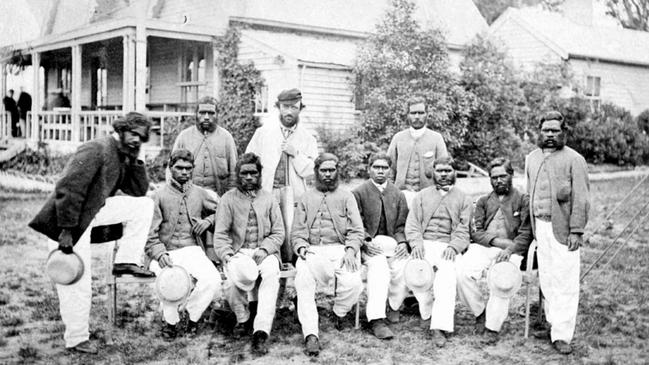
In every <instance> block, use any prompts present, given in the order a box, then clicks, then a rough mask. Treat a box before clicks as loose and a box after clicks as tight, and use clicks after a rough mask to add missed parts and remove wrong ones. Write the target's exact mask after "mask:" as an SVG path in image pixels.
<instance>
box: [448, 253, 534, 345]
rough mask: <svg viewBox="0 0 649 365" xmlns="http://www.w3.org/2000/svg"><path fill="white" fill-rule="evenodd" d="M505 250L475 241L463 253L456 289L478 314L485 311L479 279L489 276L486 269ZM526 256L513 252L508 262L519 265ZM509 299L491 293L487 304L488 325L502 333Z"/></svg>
mask: <svg viewBox="0 0 649 365" xmlns="http://www.w3.org/2000/svg"><path fill="white" fill-rule="evenodd" d="M500 251H502V249H501V248H498V247H485V246H482V245H479V244H476V243H472V244H470V245H469V249H468V250H467V252H466V253H465V254H464V255H462V260H460V261H459V262H458V268H457V275H458V277H457V291H458V297H459V298H460V301H462V303H464V305H466V306H467V307H469V309H471V311H472V312H473V315H475V316H476V317H477V316H479V315H480V314H482V312H483V311H485V304H484V299H483V298H482V291H481V290H480V286H479V285H478V280H480V279H481V278H483V277H486V272H487V270H489V269H490V268H491V266H493V265H494V264H495V263H496V256H498V254H499V253H500ZM522 260H523V256H520V255H511V256H510V257H509V262H511V263H513V264H514V265H516V267H519V266H520V265H521V261H522ZM509 301H510V298H500V297H497V296H495V295H491V293H490V294H489V299H488V300H487V305H486V320H485V327H487V328H488V329H490V330H492V331H495V332H499V331H500V328H501V327H502V325H503V323H504V322H505V319H507V314H508V312H509Z"/></svg>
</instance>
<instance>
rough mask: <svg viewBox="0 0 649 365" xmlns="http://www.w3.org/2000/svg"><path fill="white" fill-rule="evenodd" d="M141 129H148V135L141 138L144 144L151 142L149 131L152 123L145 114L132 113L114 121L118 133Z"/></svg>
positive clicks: (114, 127) (114, 128)
mask: <svg viewBox="0 0 649 365" xmlns="http://www.w3.org/2000/svg"><path fill="white" fill-rule="evenodd" d="M139 127H146V135H144V136H141V137H142V142H147V141H148V140H149V129H150V128H151V121H150V120H149V118H147V117H146V116H145V115H144V114H142V113H138V112H130V113H128V114H126V115H125V116H123V117H121V118H117V119H115V120H114V121H113V130H115V132H117V133H121V132H127V131H132V130H134V129H136V128H139Z"/></svg>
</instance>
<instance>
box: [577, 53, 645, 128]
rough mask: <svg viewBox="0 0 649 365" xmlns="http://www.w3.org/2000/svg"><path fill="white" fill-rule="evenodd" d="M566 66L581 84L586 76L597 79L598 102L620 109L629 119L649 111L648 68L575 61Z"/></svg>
mask: <svg viewBox="0 0 649 365" xmlns="http://www.w3.org/2000/svg"><path fill="white" fill-rule="evenodd" d="M569 62H570V66H571V67H572V69H573V71H574V72H575V75H576V76H577V77H578V79H579V80H581V82H585V80H586V76H596V77H601V85H600V95H601V100H602V101H608V102H612V103H614V104H617V105H619V106H621V107H624V108H626V109H628V110H629V111H630V112H631V114H633V115H638V114H640V113H641V112H642V111H644V110H646V109H649V88H648V87H647V85H649V67H640V66H631V65H622V64H614V63H608V62H598V61H586V60H575V59H571V60H570V61H569Z"/></svg>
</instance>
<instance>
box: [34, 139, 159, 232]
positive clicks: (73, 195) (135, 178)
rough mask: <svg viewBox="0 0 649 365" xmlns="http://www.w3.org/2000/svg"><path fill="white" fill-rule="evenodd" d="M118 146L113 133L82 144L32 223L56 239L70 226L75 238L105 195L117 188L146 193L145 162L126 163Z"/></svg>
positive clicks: (123, 190) (88, 223)
mask: <svg viewBox="0 0 649 365" xmlns="http://www.w3.org/2000/svg"><path fill="white" fill-rule="evenodd" d="M117 146H118V142H117V140H116V139H115V138H114V137H113V136H107V137H104V138H99V139H95V140H92V141H90V142H86V143H84V144H82V145H81V146H79V149H77V151H76V152H75V154H74V156H72V158H71V159H70V161H69V162H68V164H67V165H66V166H65V169H64V170H63V173H62V177H61V179H60V180H59V181H58V182H57V183H56V186H55V187H54V192H53V193H52V194H51V195H50V196H49V197H48V199H47V201H46V202H45V205H44V206H43V208H42V209H41V211H40V212H38V214H37V215H36V217H34V219H33V220H32V221H31V222H30V223H29V226H30V227H31V228H33V229H34V230H36V231H38V232H40V233H42V234H44V235H46V236H47V237H49V238H50V239H52V240H55V241H56V240H58V238H59V234H60V233H61V229H62V228H68V229H71V230H72V237H73V239H74V242H76V241H78V240H79V238H80V237H81V235H82V234H83V232H84V231H85V230H86V229H87V228H88V226H89V225H90V222H91V221H92V220H93V218H94V217H95V215H96V214H97V212H99V210H100V209H101V208H102V207H103V206H104V204H105V202H106V198H108V197H111V196H113V195H115V193H116V192H117V190H121V191H122V192H123V193H124V194H127V195H132V196H144V195H145V194H146V192H147V189H148V188H149V180H148V179H147V176H146V169H145V166H144V163H143V162H142V161H140V160H137V161H135V162H133V163H131V164H126V163H125V162H124V157H123V156H122V155H121V154H120V153H119V152H118V148H117Z"/></svg>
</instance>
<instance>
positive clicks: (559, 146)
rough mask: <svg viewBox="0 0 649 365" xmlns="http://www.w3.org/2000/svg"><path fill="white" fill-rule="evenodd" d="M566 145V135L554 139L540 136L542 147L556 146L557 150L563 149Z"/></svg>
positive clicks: (539, 144) (540, 145)
mask: <svg viewBox="0 0 649 365" xmlns="http://www.w3.org/2000/svg"><path fill="white" fill-rule="evenodd" d="M565 145H566V138H565V136H562V137H558V138H556V139H554V140H546V139H545V138H543V137H541V138H539V143H538V146H539V147H541V148H554V149H556V150H560V149H562V148H563V147H564V146H565Z"/></svg>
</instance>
